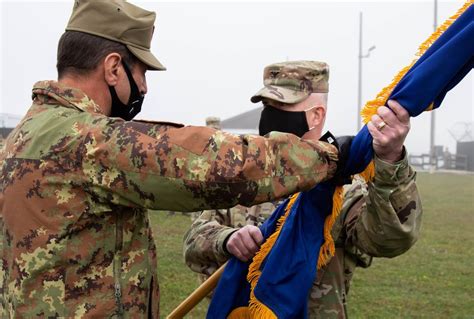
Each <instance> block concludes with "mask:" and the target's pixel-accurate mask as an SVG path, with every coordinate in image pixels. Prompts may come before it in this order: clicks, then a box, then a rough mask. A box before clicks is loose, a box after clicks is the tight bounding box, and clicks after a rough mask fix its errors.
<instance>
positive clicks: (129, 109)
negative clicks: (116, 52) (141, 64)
mask: <svg viewBox="0 0 474 319" xmlns="http://www.w3.org/2000/svg"><path fill="white" fill-rule="evenodd" d="M122 65H123V68H124V69H125V73H127V77H128V82H129V83H130V98H129V99H128V103H127V104H123V103H122V101H120V99H119V97H118V96H117V92H116V91H115V87H113V86H109V91H110V95H111V96H112V109H111V112H110V116H111V117H120V118H123V119H124V120H125V121H131V120H132V119H133V118H134V117H135V115H137V114H138V113H140V111H141V109H142V104H143V99H144V98H145V96H144V95H143V94H142V93H141V92H140V91H139V90H138V86H137V83H135V79H134V78H133V76H132V72H131V71H130V69H129V68H128V66H127V64H126V63H125V62H124V61H122Z"/></svg>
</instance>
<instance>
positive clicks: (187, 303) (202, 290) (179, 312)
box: [166, 263, 227, 319]
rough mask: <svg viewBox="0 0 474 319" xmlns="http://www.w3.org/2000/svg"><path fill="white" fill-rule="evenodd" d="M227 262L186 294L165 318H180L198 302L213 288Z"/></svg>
mask: <svg viewBox="0 0 474 319" xmlns="http://www.w3.org/2000/svg"><path fill="white" fill-rule="evenodd" d="M226 265H227V263H225V264H223V265H222V266H221V267H220V268H219V269H217V270H216V272H215V273H213V274H212V276H211V277H209V278H208V279H207V280H206V281H205V282H203V283H202V284H201V285H200V286H199V287H198V288H197V289H196V290H194V291H193V293H192V294H190V295H189V296H188V298H186V299H185V300H184V301H183V302H182V303H181V304H180V305H179V306H178V307H176V309H175V310H173V311H172V312H171V313H170V314H169V315H168V317H166V319H180V318H183V317H184V316H185V315H186V314H187V313H188V312H190V311H191V310H192V309H193V308H194V307H196V305H197V304H198V303H200V302H201V300H203V299H204V298H205V297H206V296H207V295H208V294H209V293H210V292H211V291H212V290H214V288H216V286H217V283H218V282H219V279H220V278H221V275H222V273H223V272H224V268H225V266H226Z"/></svg>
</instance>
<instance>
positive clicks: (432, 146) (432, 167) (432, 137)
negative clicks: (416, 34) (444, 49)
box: [430, 0, 438, 173]
mask: <svg viewBox="0 0 474 319" xmlns="http://www.w3.org/2000/svg"><path fill="white" fill-rule="evenodd" d="M433 27H434V31H436V28H437V27H438V1H437V0H434V24H433ZM435 157H436V154H435V110H431V129H430V173H433V172H434V170H435V169H436V160H435Z"/></svg>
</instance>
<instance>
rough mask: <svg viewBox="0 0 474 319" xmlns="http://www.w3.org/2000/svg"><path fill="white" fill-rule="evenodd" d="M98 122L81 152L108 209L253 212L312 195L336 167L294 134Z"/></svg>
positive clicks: (321, 149) (320, 146) (324, 148)
mask: <svg viewBox="0 0 474 319" xmlns="http://www.w3.org/2000/svg"><path fill="white" fill-rule="evenodd" d="M94 121H95V123H93V127H94V128H95V129H93V130H90V128H86V129H87V134H84V135H85V138H84V140H83V142H82V143H81V145H80V146H79V147H80V148H81V149H80V150H78V152H79V154H84V155H83V157H84V158H83V160H82V165H83V171H84V172H85V175H86V176H85V178H86V181H85V184H86V185H87V186H88V191H89V192H92V193H93V194H94V196H98V197H99V199H102V201H103V202H107V203H108V202H111V203H114V204H120V205H126V206H135V207H144V208H149V209H155V210H160V209H161V210H174V211H198V210H202V209H209V208H223V207H232V206H234V205H236V204H238V203H240V204H243V205H246V206H251V205H252V204H254V203H259V202H264V201H270V200H273V199H275V198H280V197H283V196H287V195H288V194H291V193H294V192H296V191H299V190H304V189H309V188H310V187H312V186H314V185H315V184H316V183H318V182H320V181H323V180H326V179H328V178H330V177H332V175H333V174H334V171H335V168H336V161H337V149H336V148H335V147H334V146H332V145H330V144H327V143H323V142H307V141H303V140H301V139H299V138H297V137H296V136H293V135H290V134H283V133H272V134H270V136H269V138H263V137H259V136H254V135H240V136H239V135H233V134H229V133H226V132H223V131H216V130H214V129H211V128H207V127H193V126H188V127H182V128H176V127H172V126H169V125H168V126H166V125H162V124H156V123H155V124H152V123H142V122H123V121H121V120H118V119H114V118H99V119H95V120H94ZM76 129H77V130H78V131H79V133H81V132H80V130H81V127H78V128H76Z"/></svg>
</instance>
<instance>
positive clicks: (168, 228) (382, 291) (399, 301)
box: [150, 173, 474, 318]
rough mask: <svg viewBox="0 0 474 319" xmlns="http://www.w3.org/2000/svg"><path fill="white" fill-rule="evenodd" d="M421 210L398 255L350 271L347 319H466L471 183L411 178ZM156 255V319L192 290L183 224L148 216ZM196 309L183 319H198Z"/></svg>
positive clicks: (179, 219) (471, 286)
mask: <svg viewBox="0 0 474 319" xmlns="http://www.w3.org/2000/svg"><path fill="white" fill-rule="evenodd" d="M418 186H419V189H420V192H421V194H422V203H423V208H424V216H423V226H422V231H421V237H420V239H419V241H418V242H417V243H416V244H415V246H414V247H413V248H412V249H411V250H410V251H408V252H407V253H406V254H404V255H402V256H400V257H397V258H393V259H376V260H374V262H373V264H372V266H371V267H370V268H368V269H358V271H357V272H356V274H355V276H354V281H353V282H352V286H351V290H350V293H349V299H348V300H349V301H348V303H349V315H350V317H351V318H474V268H473V266H474V265H473V264H474V248H473V247H474V176H473V175H454V174H441V173H439V174H433V175H431V174H426V173H419V174H418ZM150 216H151V217H150V218H151V222H152V225H153V228H154V229H153V230H154V233H155V237H156V242H157V246H158V255H159V260H158V263H159V266H158V272H159V276H160V284H161V314H162V317H165V316H166V315H167V314H169V313H170V312H171V310H172V309H174V307H175V306H177V305H178V304H179V303H180V302H181V301H182V300H183V299H184V298H185V297H186V296H187V295H188V294H189V293H191V292H192V291H193V290H194V289H195V288H196V287H197V286H198V280H197V276H196V275H195V274H194V273H192V272H191V271H190V270H189V269H188V268H187V267H186V266H185V265H184V262H183V257H182V238H183V235H184V232H185V230H186V229H187V227H189V225H190V223H191V220H190V218H189V217H188V216H183V215H181V214H180V213H178V214H176V215H173V216H167V215H166V214H164V213H155V214H150ZM206 306H207V305H206V304H201V305H199V306H198V308H197V309H195V310H194V311H193V312H192V313H191V314H190V315H189V316H187V318H204V317H205V311H206Z"/></svg>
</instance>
